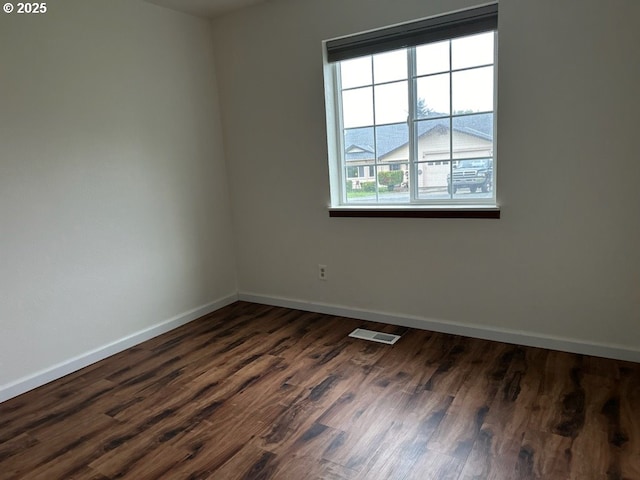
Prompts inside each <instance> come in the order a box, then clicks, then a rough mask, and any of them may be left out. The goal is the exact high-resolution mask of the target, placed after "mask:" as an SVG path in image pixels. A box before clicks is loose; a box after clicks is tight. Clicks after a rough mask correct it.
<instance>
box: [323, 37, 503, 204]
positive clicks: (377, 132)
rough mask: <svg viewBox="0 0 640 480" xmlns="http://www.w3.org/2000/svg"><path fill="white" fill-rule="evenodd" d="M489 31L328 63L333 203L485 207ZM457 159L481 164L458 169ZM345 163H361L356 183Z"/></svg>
mask: <svg viewBox="0 0 640 480" xmlns="http://www.w3.org/2000/svg"><path fill="white" fill-rule="evenodd" d="M496 35H497V34H496V32H495V30H494V29H491V30H489V31H486V32H480V33H474V34H472V35H466V36H461V37H456V38H451V39H447V40H442V39H438V41H435V42H431V43H425V44H421V45H415V46H411V47H408V48H401V49H395V50H392V51H388V52H383V53H374V54H369V55H364V56H361V57H357V58H350V59H348V60H342V61H338V62H335V63H333V64H331V66H332V69H333V70H332V71H333V81H334V82H335V85H334V88H335V90H334V91H335V92H338V93H337V95H335V97H336V98H335V100H336V112H337V113H338V114H337V115H336V120H337V121H336V123H337V126H336V127H337V130H338V132H339V133H338V141H337V142H336V145H337V146H338V152H337V155H335V156H334V158H333V159H332V161H335V162H337V166H338V168H337V170H334V171H337V172H338V175H337V179H338V180H336V178H332V188H336V187H338V190H339V192H338V195H337V198H338V199H339V205H356V206H357V204H369V205H371V204H379V205H393V206H398V205H402V204H407V205H411V204H418V205H425V204H426V205H429V204H435V205H438V206H441V205H442V204H444V205H448V204H451V205H455V204H464V205H473V204H477V205H485V206H486V205H495V187H494V186H495V178H494V177H495V173H494V171H495V169H494V163H495V160H494V131H495V127H494V124H495V115H494V110H495V107H494V106H495V94H494V90H495V87H494V84H495V80H494V76H495V45H496ZM345 99H346V102H345ZM458 159H472V160H473V159H476V160H478V161H482V164H483V166H484V168H477V169H475V170H474V169H471V168H462V166H464V163H461V162H460V161H459V160H458ZM354 166H355V167H361V166H362V167H365V166H366V167H367V170H368V171H367V176H366V179H365V178H362V176H359V177H358V178H357V180H356V181H354V177H353V176H352V175H349V173H352V172H353V169H352V168H351V167H354ZM391 172H399V173H391ZM358 173H359V172H358ZM371 173H375V176H372V175H371ZM336 183H337V185H336ZM334 198H335V197H334Z"/></svg>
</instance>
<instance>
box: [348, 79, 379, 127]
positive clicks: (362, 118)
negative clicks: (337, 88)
mask: <svg viewBox="0 0 640 480" xmlns="http://www.w3.org/2000/svg"><path fill="white" fill-rule="evenodd" d="M372 94H373V89H372V88H371V87H364V88H357V89H355V90H347V91H344V92H342V118H343V125H344V128H351V127H362V126H365V125H373V96H372Z"/></svg>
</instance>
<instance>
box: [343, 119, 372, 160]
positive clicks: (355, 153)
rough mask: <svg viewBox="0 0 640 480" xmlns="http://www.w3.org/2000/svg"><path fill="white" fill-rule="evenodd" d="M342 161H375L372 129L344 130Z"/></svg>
mask: <svg viewBox="0 0 640 480" xmlns="http://www.w3.org/2000/svg"><path fill="white" fill-rule="evenodd" d="M344 159H345V161H346V162H347V163H349V162H353V161H363V160H371V161H373V160H374V159H375V148H374V140H373V127H366V128H347V129H345V130H344Z"/></svg>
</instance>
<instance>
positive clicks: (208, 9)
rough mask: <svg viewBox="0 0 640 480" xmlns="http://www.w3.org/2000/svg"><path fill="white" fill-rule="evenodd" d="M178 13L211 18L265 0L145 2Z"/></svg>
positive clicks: (164, 0) (156, 0)
mask: <svg viewBox="0 0 640 480" xmlns="http://www.w3.org/2000/svg"><path fill="white" fill-rule="evenodd" d="M146 1H147V2H149V3H154V4H156V5H160V6H163V7H167V8H171V9H172V10H177V11H179V12H184V13H190V14H192V15H198V16H201V17H209V18H213V17H216V16H218V15H221V14H223V13H226V12H229V11H231V10H236V9H238V8H242V7H246V6H248V5H254V4H256V3H262V2H264V1H265V0H146Z"/></svg>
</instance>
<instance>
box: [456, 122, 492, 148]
mask: <svg viewBox="0 0 640 480" xmlns="http://www.w3.org/2000/svg"><path fill="white" fill-rule="evenodd" d="M492 156H493V113H485V114H481V115H465V116H462V117H454V118H453V158H478V157H492Z"/></svg>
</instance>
